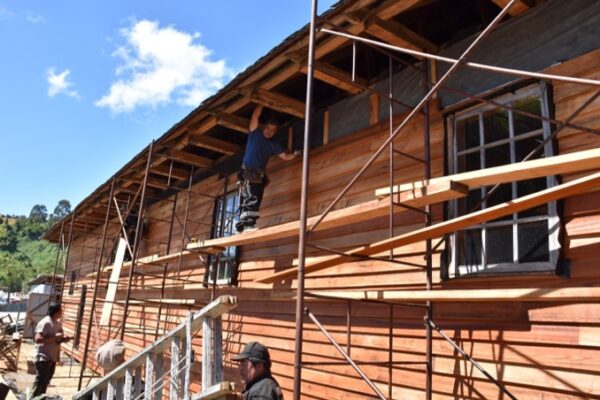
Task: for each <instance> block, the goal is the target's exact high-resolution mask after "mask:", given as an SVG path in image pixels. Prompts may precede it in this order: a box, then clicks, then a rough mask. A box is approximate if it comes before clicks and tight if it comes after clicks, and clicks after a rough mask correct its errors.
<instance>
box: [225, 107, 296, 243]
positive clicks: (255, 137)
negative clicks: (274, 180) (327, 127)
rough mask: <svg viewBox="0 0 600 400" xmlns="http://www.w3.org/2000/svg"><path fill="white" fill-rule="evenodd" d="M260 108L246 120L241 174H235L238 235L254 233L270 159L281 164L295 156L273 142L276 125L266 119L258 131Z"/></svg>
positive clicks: (272, 120)
mask: <svg viewBox="0 0 600 400" xmlns="http://www.w3.org/2000/svg"><path fill="white" fill-rule="evenodd" d="M262 110H263V106H261V105H259V106H257V107H256V108H255V109H254V112H253V113H252V118H251V120H250V132H249V133H248V143H247V145H246V151H245V153H244V160H243V162H242V170H241V171H240V173H239V174H238V179H239V184H240V185H241V198H240V203H241V205H240V220H239V222H238V223H237V224H236V229H237V231H238V232H244V231H245V232H248V231H252V230H255V229H256V220H257V219H258V217H259V210H260V203H261V202H262V198H263V193H264V190H265V186H267V184H268V183H269V179H268V178H267V175H266V174H265V168H266V167H267V163H268V162H269V158H271V156H275V155H277V156H279V157H280V158H282V159H283V160H286V161H290V160H293V159H294V158H295V157H296V155H297V154H298V153H289V152H286V151H284V149H283V147H282V146H281V144H280V143H279V142H278V141H277V140H276V139H274V138H273V136H274V135H275V133H277V121H276V120H275V119H274V118H270V119H268V120H267V121H265V124H264V126H263V128H262V130H261V129H260V122H259V119H260V115H261V113H262Z"/></svg>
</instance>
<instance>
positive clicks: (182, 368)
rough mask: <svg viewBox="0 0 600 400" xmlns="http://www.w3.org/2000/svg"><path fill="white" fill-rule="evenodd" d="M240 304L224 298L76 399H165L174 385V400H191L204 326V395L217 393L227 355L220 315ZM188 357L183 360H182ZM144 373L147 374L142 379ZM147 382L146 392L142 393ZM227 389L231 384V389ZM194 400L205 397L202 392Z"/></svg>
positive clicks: (170, 397)
mask: <svg viewBox="0 0 600 400" xmlns="http://www.w3.org/2000/svg"><path fill="white" fill-rule="evenodd" d="M236 305H237V298H236V297H235V296H221V297H219V298H217V299H216V300H214V301H213V302H211V303H210V304H208V305H207V306H206V307H204V308H202V309H201V310H200V311H197V312H196V313H190V314H189V315H188V317H187V318H186V320H185V321H184V322H182V323H181V324H179V325H178V326H177V327H176V328H174V329H173V330H171V331H170V332H169V333H167V334H166V335H165V336H162V337H161V338H160V339H158V340H157V341H155V342H154V343H153V344H152V345H150V346H148V347H146V348H145V349H144V350H142V351H141V352H139V353H138V354H136V355H135V356H134V357H133V358H131V359H130V360H129V361H127V362H125V363H124V364H122V365H120V366H119V367H117V368H116V369H114V370H112V371H111V372H109V373H108V374H107V375H106V376H105V377H104V378H102V379H101V380H99V381H97V382H94V383H93V384H92V385H90V386H88V387H87V388H85V389H83V390H81V391H80V392H78V393H76V394H75V395H74V396H73V400H80V399H84V398H89V396H92V398H93V399H94V400H100V399H101V398H106V399H115V398H116V399H124V400H141V399H144V400H160V399H161V398H162V392H163V389H164V387H165V385H169V399H170V400H179V399H183V400H191V398H192V395H191V393H190V377H191V369H192V362H193V354H192V340H193V338H194V332H196V331H197V330H198V329H199V328H200V326H202V329H203V335H202V390H203V393H204V392H208V391H214V389H215V386H223V385H222V384H221V381H222V380H223V357H222V354H223V350H222V345H223V344H222V340H221V338H222V333H221V332H222V326H221V316H222V315H223V314H225V313H227V312H229V311H230V310H232V309H233V308H235V306H236ZM169 346H170V347H171V350H170V356H171V363H170V367H169V368H168V370H167V371H163V368H164V361H165V360H164V355H165V353H166V352H167V349H168V347H169ZM182 352H183V355H182ZM142 374H143V375H142ZM142 382H143V384H144V390H143V391H142ZM225 386H227V387H228V388H229V387H230V385H229V384H226V385H225ZM199 395H200V396H198V395H195V396H194V398H201V397H202V396H201V395H202V393H200V394H199Z"/></svg>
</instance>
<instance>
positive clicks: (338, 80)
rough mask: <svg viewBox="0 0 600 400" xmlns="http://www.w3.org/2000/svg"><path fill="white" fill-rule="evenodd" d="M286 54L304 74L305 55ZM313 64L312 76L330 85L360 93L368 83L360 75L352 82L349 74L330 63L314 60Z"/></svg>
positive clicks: (305, 70) (305, 66) (305, 65)
mask: <svg viewBox="0 0 600 400" xmlns="http://www.w3.org/2000/svg"><path fill="white" fill-rule="evenodd" d="M287 56H288V58H289V59H290V60H292V61H294V62H295V63H296V64H298V65H299V66H300V72H302V73H304V74H306V73H307V71H308V66H307V64H306V58H305V57H303V56H300V55H299V54H298V53H291V54H288V55H287ZM314 66H315V71H314V77H315V78H316V79H318V80H320V81H323V82H325V83H327V84H329V85H331V86H335V87H337V88H340V89H342V90H344V91H346V92H349V93H352V94H357V93H360V92H362V91H363V90H364V87H365V86H367V84H368V82H367V80H366V79H363V78H361V77H355V81H354V82H353V81H352V75H351V74H349V73H348V72H346V71H344V70H341V69H339V68H337V67H334V66H333V65H331V64H327V63H324V62H322V61H318V60H315V62H314Z"/></svg>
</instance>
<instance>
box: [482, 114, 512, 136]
mask: <svg viewBox="0 0 600 400" xmlns="http://www.w3.org/2000/svg"><path fill="white" fill-rule="evenodd" d="M483 137H484V139H485V143H486V144H487V143H492V142H495V141H497V140H503V139H508V137H509V131H508V113H507V112H506V111H505V110H491V111H486V112H485V113H484V114H483Z"/></svg>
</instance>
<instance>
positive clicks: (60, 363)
mask: <svg viewBox="0 0 600 400" xmlns="http://www.w3.org/2000/svg"><path fill="white" fill-rule="evenodd" d="M56 365H58V366H59V367H62V366H63V365H65V363H63V362H62V360H58V361H57V362H56Z"/></svg>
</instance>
